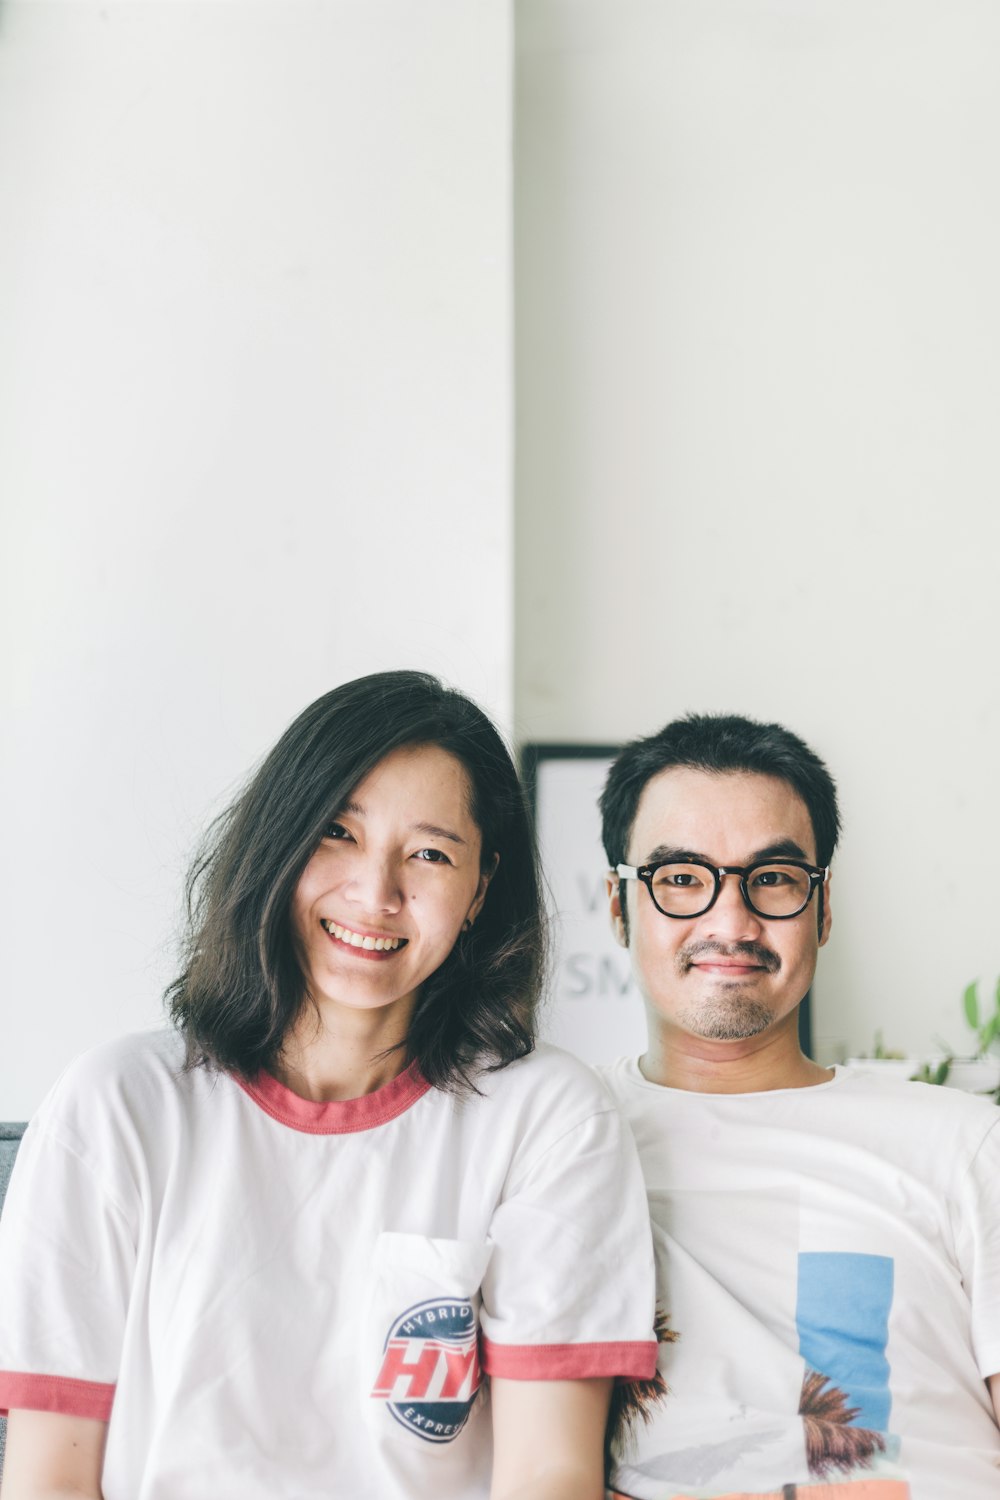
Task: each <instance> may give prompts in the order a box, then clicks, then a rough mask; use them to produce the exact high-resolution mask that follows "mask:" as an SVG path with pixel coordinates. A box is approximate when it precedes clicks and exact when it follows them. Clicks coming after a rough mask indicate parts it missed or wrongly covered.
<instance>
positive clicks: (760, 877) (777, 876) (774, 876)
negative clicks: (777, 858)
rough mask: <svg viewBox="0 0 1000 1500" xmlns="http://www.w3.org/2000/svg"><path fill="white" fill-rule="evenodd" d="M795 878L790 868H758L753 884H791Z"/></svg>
mask: <svg viewBox="0 0 1000 1500" xmlns="http://www.w3.org/2000/svg"><path fill="white" fill-rule="evenodd" d="M794 879H795V876H794V875H793V874H792V872H791V871H790V870H758V871H757V873H756V875H755V876H754V878H753V882H752V883H753V884H754V885H755V886H758V885H767V886H775V885H789V884H791V883H792V882H793V881H794Z"/></svg>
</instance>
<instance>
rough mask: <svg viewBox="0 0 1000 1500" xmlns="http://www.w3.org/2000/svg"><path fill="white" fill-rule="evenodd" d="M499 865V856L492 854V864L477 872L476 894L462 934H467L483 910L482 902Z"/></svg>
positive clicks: (463, 925)
mask: <svg viewBox="0 0 1000 1500" xmlns="http://www.w3.org/2000/svg"><path fill="white" fill-rule="evenodd" d="M499 863H500V856H499V854H494V856H493V859H492V862H491V863H490V865H489V868H488V869H485V870H481V871H480V872H479V884H478V885H477V886H476V894H475V896H474V897H473V899H472V905H471V906H470V907H469V910H468V914H467V916H466V918H465V921H464V922H463V923H462V931H463V932H468V930H469V928H470V927H471V926H472V924H473V922H474V921H475V920H476V918H477V917H478V916H479V913H480V912H481V911H482V909H483V902H484V901H485V900H486V892H487V890H488V889H489V884H490V881H491V880H492V879H493V877H494V875H495V874H496V872H497V865H498V864H499Z"/></svg>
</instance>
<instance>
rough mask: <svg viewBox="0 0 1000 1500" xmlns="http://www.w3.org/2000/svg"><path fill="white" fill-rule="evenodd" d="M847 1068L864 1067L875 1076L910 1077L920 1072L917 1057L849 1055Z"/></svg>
mask: <svg viewBox="0 0 1000 1500" xmlns="http://www.w3.org/2000/svg"><path fill="white" fill-rule="evenodd" d="M847 1066H848V1067H849V1068H864V1070H865V1072H866V1073H873V1074H874V1075H875V1077H876V1078H901V1079H903V1080H905V1079H907V1078H912V1077H913V1075H914V1073H919V1072H920V1067H921V1063H920V1059H919V1057H849V1058H848V1059H847Z"/></svg>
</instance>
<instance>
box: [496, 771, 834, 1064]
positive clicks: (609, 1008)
mask: <svg viewBox="0 0 1000 1500" xmlns="http://www.w3.org/2000/svg"><path fill="white" fill-rule="evenodd" d="M619 748H620V747H619V746H617V745H543V744H532V745H525V746H524V747H523V749H522V751H521V767H522V771H523V774H524V779H525V785H526V786H527V788H528V794H529V796H530V798H531V801H532V806H533V808H534V814H535V827H536V829H537V831H538V842H539V846H540V848H541V853H542V869H543V873H544V876H545V880H546V883H547V888H548V897H549V903H548V904H549V912H550V916H551V918H552V941H553V954H552V975H551V983H550V986H549V994H548V999H547V1001H546V1004H545V1006H544V1009H543V1014H542V1018H541V1026H540V1032H541V1035H542V1036H543V1037H544V1039H545V1040H546V1041H550V1042H555V1043H556V1045H557V1046H559V1047H565V1048H566V1050H567V1052H575V1053H576V1055H577V1056H578V1057H582V1058H583V1059H584V1061H586V1062H613V1061H614V1059H615V1058H616V1057H622V1056H631V1057H638V1056H639V1054H640V1053H642V1052H644V1051H645V1050H646V1018H645V1012H644V1010H643V1005H642V1000H641V998H640V996H639V992H638V990H637V988H636V984H635V980H634V979H633V977H632V970H631V966H630V964H629V957H628V953H627V952H626V951H625V949H624V948H620V947H619V946H618V944H617V943H616V942H615V939H614V937H613V936H612V933H611V923H610V919H609V917H608V904H607V898H606V895H605V887H604V876H605V872H606V870H607V858H606V856H605V853H604V849H603V847H602V844H601V817H600V813H599V811H598V807H597V800H598V798H599V797H600V794H601V788H602V787H603V785H604V778H605V777H606V775H607V773H608V768H609V766H610V764H611V762H612V760H613V759H614V757H615V756H616V755H617V753H618V750H619ZM664 920H667V919H666V918H664ZM799 1040H800V1042H801V1044H802V1050H803V1051H804V1052H805V1053H806V1054H807V1055H811V1051H812V1047H811V1043H812V1015H811V996H810V995H808V994H807V995H806V997H805V999H804V1000H803V1002H802V1004H801V1006H800V1007H799Z"/></svg>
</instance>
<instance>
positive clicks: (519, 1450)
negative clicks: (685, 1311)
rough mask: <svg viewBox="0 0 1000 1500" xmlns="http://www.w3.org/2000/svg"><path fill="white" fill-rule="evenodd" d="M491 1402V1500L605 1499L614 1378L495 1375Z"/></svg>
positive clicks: (492, 1382) (491, 1386)
mask: <svg viewBox="0 0 1000 1500" xmlns="http://www.w3.org/2000/svg"><path fill="white" fill-rule="evenodd" d="M490 1400H491V1402H492V1408H493V1484H492V1486H491V1488H490V1500H603V1497H604V1428H605V1426H606V1424H607V1420H608V1407H609V1405H610V1402H611V1381H610V1380H501V1379H498V1378H496V1377H494V1379H493V1380H491V1382H490ZM3 1500H6V1496H4V1497H3Z"/></svg>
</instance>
